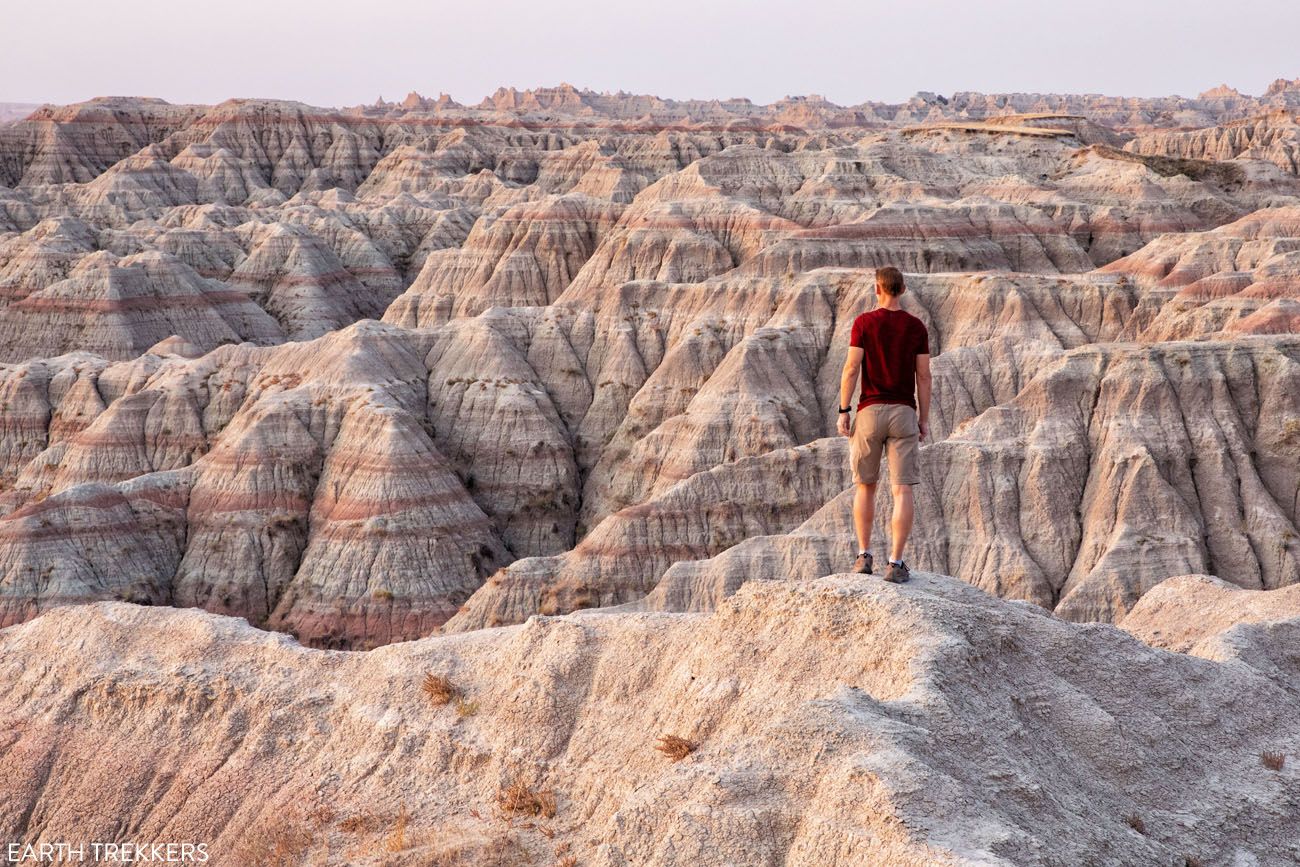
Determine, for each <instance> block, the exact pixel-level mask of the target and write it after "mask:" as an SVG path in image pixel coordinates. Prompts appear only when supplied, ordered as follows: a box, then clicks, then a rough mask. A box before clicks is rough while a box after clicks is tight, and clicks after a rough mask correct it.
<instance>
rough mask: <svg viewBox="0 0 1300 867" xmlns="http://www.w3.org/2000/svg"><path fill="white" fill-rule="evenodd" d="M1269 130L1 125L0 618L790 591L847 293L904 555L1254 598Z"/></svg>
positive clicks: (81, 117) (556, 103) (1115, 115)
mask: <svg viewBox="0 0 1300 867" xmlns="http://www.w3.org/2000/svg"><path fill="white" fill-rule="evenodd" d="M1298 102H1300V86H1297V85H1296V83H1295V82H1290V83H1288V82H1285V81H1280V82H1278V83H1277V84H1276V85H1274V86H1273V87H1271V88H1270V89H1269V91H1268V93H1266V94H1264V95H1262V96H1260V97H1257V98H1256V97H1248V96H1244V95H1242V94H1240V93H1237V92H1235V91H1232V90H1231V89H1230V88H1219V89H1216V90H1213V91H1210V92H1207V93H1205V94H1202V95H1201V96H1200V97H1198V98H1196V99H1179V98H1169V99H1165V100H1125V99H1111V98H1104V97H1073V96H1069V97H1056V96H1027V95H993V96H983V95H979V94H956V95H953V96H952V97H939V96H937V95H934V94H919V95H918V96H917V97H916V98H914V99H913V100H910V101H909V102H907V103H905V104H902V105H892V106H887V105H883V104H864V105H861V106H850V107H841V106H835V105H832V104H831V103H829V102H827V101H826V100H824V99H822V98H820V97H804V98H798V99H793V98H792V99H788V100H784V101H782V102H780V103H777V104H774V105H771V106H760V105H755V104H753V103H750V102H748V101H746V100H729V101H712V102H709V101H674V100H663V99H658V98H655V97H646V96H636V95H631V94H625V93H618V94H595V93H591V92H587V91H580V90H577V89H575V88H572V87H568V86H561V87H558V88H547V89H541V90H536V91H514V90H501V91H498V92H497V93H496V94H494V95H492V96H491V97H489V98H488V99H486V100H484V102H483V103H481V104H479V105H477V106H473V107H467V106H465V105H462V104H458V103H456V102H455V101H454V100H451V99H449V98H439V99H436V100H435V99H426V98H424V97H421V96H420V95H419V94H412V95H410V96H408V97H407V98H406V99H404V100H402V101H401V102H400V103H387V102H382V101H381V102H380V103H377V104H375V105H370V106H358V107H354V108H349V109H320V108H313V107H311V106H306V105H302V104H299V103H291V102H277V101H268V100H230V101H227V102H225V103H222V104H220V105H216V106H192V105H190V106H186V105H181V106H177V105H170V104H167V103H165V102H162V101H160V100H150V99H125V98H111V99H97V100H92V101H90V102H88V103H84V104H80V105H74V106H62V107H54V106H49V107H44V108H41V109H39V110H37V111H35V112H33V113H31V114H30V116H28V117H27V118H25V119H24V120H22V121H19V122H17V123H11V124H8V125H6V126H4V127H3V128H0V623H3V624H10V623H18V622H21V621H24V620H26V619H28V618H31V617H33V616H35V615H37V614H39V613H41V612H43V611H46V610H48V609H50V608H51V607H54V606H57V605H61V604H63V603H68V602H79V601H91V600H102V599H108V600H124V601H134V602H148V603H150V604H153V605H176V606H198V607H202V608H206V609H208V610H210V611H214V612H217V613H222V614H233V615H238V616H242V617H245V618H247V619H248V620H249V621H250V622H251V623H253V624H255V625H257V626H261V627H264V628H269V629H275V630H284V631H287V632H290V633H291V634H293V635H294V636H296V637H298V638H299V639H300V640H302V641H303V642H306V643H308V644H312V645H316V646H323V647H336V648H362V647H372V646H375V645H379V644H385V643H389V642H393V641H400V640H405V639H412V638H418V637H421V636H424V635H427V634H429V633H430V632H431V631H433V630H436V629H439V628H445V629H447V630H469V629H475V628H480V627H484V626H491V625H499V624H508V623H518V622H521V621H523V620H525V619H527V618H528V617H529V616H530V615H532V614H535V613H548V614H550V613H563V612H566V611H571V610H576V609H580V608H589V607H604V606H611V605H633V606H641V607H649V608H652V609H653V608H660V609H665V610H707V609H711V608H713V607H714V606H716V605H717V604H718V602H719V601H720V600H721V599H723V598H725V597H726V596H727V595H729V594H730V593H733V592H735V590H736V589H737V588H738V587H739V586H740V584H741V583H743V581H744V580H746V579H748V578H750V577H773V578H775V577H782V578H791V579H811V578H817V577H820V576H821V575H824V574H826V573H827V572H831V571H835V570H836V569H838V568H842V567H843V566H844V565H845V564H844V562H842V561H843V560H844V558H845V557H846V556H847V555H848V554H849V553H851V552H850V551H849V549H850V548H851V545H852V543H851V540H850V538H849V535H850V534H849V533H848V532H847V526H848V525H847V513H846V506H845V501H844V499H843V498H842V496H841V495H842V492H843V491H844V490H845V488H846V486H847V484H848V479H847V474H846V472H845V470H846V467H845V460H844V444H843V443H842V442H840V441H838V440H836V439H835V438H834V437H833V436H832V434H833V428H834V421H835V400H836V398H837V395H836V388H837V381H838V373H839V366H840V360H841V358H842V356H843V352H844V349H845V346H846V345H847V340H848V332H849V328H850V325H851V322H852V319H853V317H854V316H856V315H857V314H858V313H859V312H861V311H863V310H865V309H867V308H868V307H869V305H870V304H871V286H872V274H873V270H874V269H875V268H876V267H879V266H881V265H885V264H894V265H898V266H900V267H902V268H903V269H904V270H905V271H907V272H908V274H909V278H908V279H909V284H910V286H911V288H912V292H911V293H909V294H908V295H907V296H905V303H906V305H907V306H908V308H909V309H911V310H912V311H913V312H915V313H917V314H918V315H920V316H921V317H922V318H923V319H924V320H925V321H926V322H927V323H928V324H929V326H930V329H931V335H932V348H933V350H934V352H935V371H936V377H937V386H936V395H935V410H934V414H935V418H934V420H933V422H934V423H933V433H934V436H933V440H934V441H933V442H932V443H931V444H929V445H928V446H927V447H926V457H925V460H924V466H925V473H924V481H923V483H922V485H921V487H920V488H919V489H918V508H919V510H920V521H919V523H918V527H917V531H916V543H915V545H914V547H913V553H912V557H913V562H914V563H915V565H917V566H919V567H922V568H927V569H931V570H934V571H937V572H942V573H945V574H954V575H958V576H960V577H961V578H963V579H964V580H966V581H969V582H971V583H973V584H976V585H977V586H980V587H982V588H985V589H987V590H990V591H991V592H994V593H996V594H998V595H1001V596H1005V597H1009V598H1013V599H1020V600H1025V601H1029V602H1033V603H1035V604H1038V605H1040V606H1043V607H1045V608H1048V609H1051V610H1053V611H1055V612H1057V613H1058V614H1060V615H1061V616H1063V617H1067V618H1070V619H1074V620H1108V621H1116V620H1119V619H1121V618H1123V617H1124V615H1125V614H1126V613H1127V612H1128V611H1129V609H1131V608H1132V607H1133V605H1134V604H1135V603H1136V602H1137V601H1138V600H1139V599H1140V598H1141V596H1142V594H1143V593H1144V592H1145V591H1146V590H1148V589H1149V588H1151V587H1152V586H1155V585H1156V584H1158V583H1159V582H1160V581H1162V580H1164V579H1165V578H1168V577H1170V576H1174V575H1179V574H1185V573H1207V574H1213V575H1218V576H1219V577H1221V578H1224V579H1225V580H1229V581H1231V582H1233V583H1234V584H1237V585H1239V586H1243V587H1247V588H1251V589H1259V588H1269V589H1271V588H1277V587H1283V586H1286V585H1289V584H1292V583H1294V582H1296V581H1297V579H1298V578H1300V544H1297V541H1296V540H1297V533H1296V526H1297V522H1298V521H1300V515H1298V514H1297V513H1298V511H1300V509H1298V505H1297V504H1298V502H1300V495H1298V493H1297V492H1298V491H1300V474H1298V473H1297V470H1296V467H1297V465H1300V433H1298V431H1300V427H1298V426H1300V404H1297V400H1300V397H1298V395H1300V382H1297V370H1298V368H1297V362H1298V361H1300V344H1297V342H1296V340H1297V338H1296V336H1295V335H1296V332H1297V330H1298V328H1300V297H1297V295H1298V293H1297V287H1298V286H1300V273H1298V272H1300V268H1298V266H1300V259H1297V258H1296V257H1297V255H1300V252H1297V244H1300V240H1298V239H1300V176H1298V175H1297V174H1296V171H1295V163H1294V160H1292V159H1291V155H1292V154H1291V149H1292V144H1293V142H1292V139H1293V138H1294V135H1293V133H1294V129H1295V127H1296V120H1295V115H1296V111H1297V109H1298V108H1300V106H1298V105H1297V103H1298ZM1189 127H1197V128H1196V129H1189ZM886 512H887V510H886ZM887 517H888V515H887V514H885V515H882V516H881V520H882V522H883V521H885V520H887ZM883 526H884V524H883V523H882V529H883ZM881 544H882V545H883V540H882V543H881Z"/></svg>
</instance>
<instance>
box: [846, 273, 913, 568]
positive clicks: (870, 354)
mask: <svg viewBox="0 0 1300 867" xmlns="http://www.w3.org/2000/svg"><path fill="white" fill-rule="evenodd" d="M904 291H906V287H905V286H904V285H903V275H902V272H900V271H899V270H898V269H897V268H881V269H879V270H878V271H876V309H874V310H871V311H869V312H867V313H863V314H862V315H861V316H859V317H858V318H857V319H855V320H853V331H852V333H851V336H850V337H849V355H848V358H846V359H845V360H844V372H843V373H842V374H841V376H840V418H839V424H838V428H839V432H840V435H841V436H849V435H850V430H852V439H851V440H850V441H849V460H850V461H851V462H852V465H853V483H854V485H855V486H856V490H855V492H854V497H853V526H854V528H855V529H856V530H857V534H858V559H857V560H856V561H855V562H854V564H853V569H854V571H856V572H861V573H863V574H865V575H870V574H871V572H872V566H873V563H874V558H873V557H872V555H871V522H872V519H873V518H874V517H875V509H876V482H877V480H878V479H879V478H880V457H881V455H882V454H883V453H884V452H886V451H887V452H888V453H889V481H890V485H891V487H892V488H893V493H894V519H893V521H892V523H891V529H892V531H893V532H892V533H891V536H892V538H891V539H890V553H889V565H888V567H887V568H886V569H885V580H886V581H889V582H892V583H895V584H901V583H902V582H904V581H906V580H907V579H908V577H909V575H910V573H909V572H908V568H907V564H906V563H904V562H903V546H904V545H906V544H907V536H908V534H909V533H911V532H912V514H913V503H912V486H913V485H915V484H916V483H917V482H919V481H920V480H921V479H920V469H919V467H918V465H917V448H918V443H919V442H922V441H924V440H925V437H926V434H927V433H929V420H930V336H929V334H928V333H927V332H926V329H925V324H924V323H923V322H921V320H920V319H917V318H916V317H915V316H913V315H912V314H910V313H908V312H907V311H905V310H903V308H902V307H901V306H900V305H899V303H898V299H899V296H901V295H902V294H903V292H904ZM859 374H861V377H862V395H861V398H860V399H859V400H858V415H857V418H856V419H854V420H853V424H852V426H850V424H849V422H850V416H851V414H852V407H851V405H850V401H851V400H852V399H853V389H854V388H855V387H856V386H857V384H858V376H859Z"/></svg>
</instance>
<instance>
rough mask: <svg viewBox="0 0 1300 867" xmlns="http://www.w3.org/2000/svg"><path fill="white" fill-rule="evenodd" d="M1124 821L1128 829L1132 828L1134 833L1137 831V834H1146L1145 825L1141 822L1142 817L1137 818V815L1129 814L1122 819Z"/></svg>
mask: <svg viewBox="0 0 1300 867" xmlns="http://www.w3.org/2000/svg"><path fill="white" fill-rule="evenodd" d="M1124 821H1125V822H1127V823H1128V826H1129V827H1130V828H1132V829H1133V830H1134V831H1137V832H1138V833H1139V834H1146V832H1147V823H1146V822H1143V821H1142V817H1141V816H1139V815H1138V814H1137V813H1129V814H1128V815H1127V816H1125V817H1124Z"/></svg>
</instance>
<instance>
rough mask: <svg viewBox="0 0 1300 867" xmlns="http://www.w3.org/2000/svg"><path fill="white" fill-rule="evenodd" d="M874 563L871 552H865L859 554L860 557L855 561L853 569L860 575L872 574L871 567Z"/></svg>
mask: <svg viewBox="0 0 1300 867" xmlns="http://www.w3.org/2000/svg"><path fill="white" fill-rule="evenodd" d="M873 565H874V563H873V562H872V557H871V554H870V553H868V552H864V553H862V554H859V555H858V559H856V560H854V561H853V571H854V572H857V573H858V574H859V575H870V574H871V567H872V566H873Z"/></svg>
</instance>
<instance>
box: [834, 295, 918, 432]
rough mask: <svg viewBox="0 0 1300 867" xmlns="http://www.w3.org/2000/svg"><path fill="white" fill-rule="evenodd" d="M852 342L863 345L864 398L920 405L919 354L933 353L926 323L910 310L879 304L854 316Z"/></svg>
mask: <svg viewBox="0 0 1300 867" xmlns="http://www.w3.org/2000/svg"><path fill="white" fill-rule="evenodd" d="M849 345H850V346H860V347H862V399H861V400H860V401H859V402H858V409H862V408H863V407H864V406H870V405H871V404H873V403H903V404H907V405H908V406H910V407H912V409H916V356H918V355H929V354H930V334H929V332H928V331H926V330H925V323H924V322H922V321H921V320H920V319H917V318H916V317H915V316H913V315H912V314H911V313H908V312H907V311H906V310H890V309H888V308H886V307H877V308H876V309H875V310H871V311H868V312H867V313H863V314H862V315H861V316H859V317H858V318H857V319H854V320H853V331H852V332H851V333H850V336H849Z"/></svg>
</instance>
